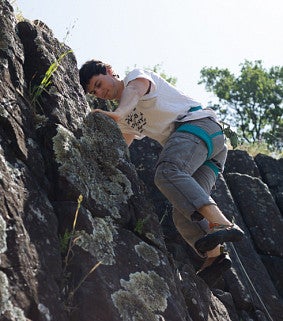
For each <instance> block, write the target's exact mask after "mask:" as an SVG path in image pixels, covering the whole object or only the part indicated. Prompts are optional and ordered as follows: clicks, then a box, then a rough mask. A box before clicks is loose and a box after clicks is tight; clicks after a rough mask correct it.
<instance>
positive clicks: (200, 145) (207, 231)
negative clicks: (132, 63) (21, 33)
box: [80, 60, 244, 286]
mask: <svg viewBox="0 0 283 321" xmlns="http://www.w3.org/2000/svg"><path fill="white" fill-rule="evenodd" d="M80 82H81V85H82V87H83V89H84V91H85V92H86V93H89V94H93V95H95V96H96V97H98V98H101V99H110V100H113V99H114V100H117V101H118V103H119V104H118V107H117V109H116V110H115V111H113V112H112V111H103V110H100V109H95V110H94V111H93V112H101V113H103V114H105V115H107V116H109V117H111V118H112V119H113V120H114V121H116V122H117V124H118V125H119V127H120V129H121V131H122V134H123V137H124V139H125V141H126V142H127V144H128V145H130V144H131V143H132V141H133V139H142V138H143V137H145V136H148V137H150V138H152V139H155V140H156V141H158V142H159V143H160V144H161V145H162V146H163V150H162V152H161V154H160V157H159V160H158V162H157V167H156V174H155V184H156V185H157V186H158V188H159V189H160V191H161V192H162V193H163V194H164V195H165V196H166V197H167V198H168V200H169V201H170V202H171V203H172V205H173V221H174V223H175V225H176V228H177V230H178V231H179V233H180V234H181V235H182V237H183V238H184V239H185V241H186V242H187V243H188V244H189V245H190V246H191V247H192V248H193V249H194V250H195V251H196V253H197V254H198V255H199V256H201V257H202V258H204V259H205V261H204V264H203V266H202V267H201V269H200V270H199V271H198V275H199V276H201V277H202V278H203V279H204V280H205V281H206V282H207V283H208V285H211V286H212V285H213V284H214V283H215V281H216V280H217V279H218V278H219V277H220V276H221V274H222V273H223V272H224V271H225V270H227V269H228V268H230V267H231V260H230V258H229V256H228V255H227V254H226V253H223V251H222V249H223V246H222V244H223V243H224V242H236V241H240V240H241V239H242V238H243V235H244V233H243V231H242V230H241V229H240V228H239V227H238V226H237V225H235V224H232V223H231V222H230V221H229V220H228V219H227V218H226V217H225V216H224V214H223V213H222V212H221V211H220V209H219V208H218V206H217V205H216V203H215V202H214V200H213V199H212V198H211V197H210V192H211V189H212V187H213V186H214V184H215V181H216V178H217V175H218V173H219V172H220V171H222V170H223V167H224V163H225V160H226V156H227V147H226V145H225V138H224V135H223V132H222V128H221V126H220V125H219V124H218V122H217V119H216V115H215V113H214V112H213V111H212V110H210V109H203V108H202V106H201V105H200V104H199V103H198V102H196V101H194V100H192V99H191V98H190V97H188V96H187V95H185V94H184V93H182V92H181V91H179V90H177V89H176V88H175V87H174V86H172V85H171V84H169V83H168V82H166V81H165V80H164V79H163V78H161V77H160V76H159V75H157V74H155V73H153V72H150V71H146V70H141V69H134V70H133V71H131V72H129V73H128V75H127V76H126V77H125V79H123V80H120V79H119V77H118V76H117V75H116V74H115V72H114V71H113V69H112V67H111V66H110V65H109V64H105V63H103V62H101V61H98V60H90V61H87V62H86V63H85V64H84V65H83V66H82V68H81V69H80ZM196 213H197V214H198V216H197V215H196Z"/></svg>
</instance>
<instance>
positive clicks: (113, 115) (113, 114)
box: [91, 109, 121, 122]
mask: <svg viewBox="0 0 283 321" xmlns="http://www.w3.org/2000/svg"><path fill="white" fill-rule="evenodd" d="M91 112H92V113H101V114H104V115H106V116H108V117H110V118H112V119H113V120H114V121H115V122H118V121H119V120H120V118H121V116H120V115H119V114H118V113H116V112H115V111H106V110H102V109H93V110H92V111H91Z"/></svg>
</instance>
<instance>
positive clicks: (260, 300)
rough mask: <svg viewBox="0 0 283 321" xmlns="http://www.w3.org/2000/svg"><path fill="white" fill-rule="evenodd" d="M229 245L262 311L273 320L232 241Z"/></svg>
mask: <svg viewBox="0 0 283 321" xmlns="http://www.w3.org/2000/svg"><path fill="white" fill-rule="evenodd" d="M231 247H232V249H233V251H234V253H235V255H236V258H237V261H238V263H239V264H240V267H241V269H242V272H243V273H244V275H245V276H246V278H247V280H248V282H249V284H250V285H251V287H252V289H253V290H254V292H255V294H256V296H257V298H258V300H259V302H260V303H261V305H262V307H263V309H264V311H265V313H266V314H267V316H268V318H269V319H270V321H274V320H273V318H272V317H271V315H270V314H269V312H268V310H267V307H266V305H265V304H264V302H263V300H262V298H261V297H260V295H259V293H258V292H257V290H256V288H255V287H254V285H253V283H252V281H251V279H250V277H249V275H248V273H247V271H246V269H245V268H244V266H243V264H242V261H241V259H240V257H239V255H238V253H237V251H236V249H235V247H234V244H233V243H231ZM251 298H252V296H251Z"/></svg>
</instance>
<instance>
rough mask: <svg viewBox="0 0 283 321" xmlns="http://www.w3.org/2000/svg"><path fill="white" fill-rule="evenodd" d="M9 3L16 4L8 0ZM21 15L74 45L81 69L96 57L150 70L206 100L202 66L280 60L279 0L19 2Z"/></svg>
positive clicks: (120, 68)
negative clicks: (157, 69)
mask: <svg viewBox="0 0 283 321" xmlns="http://www.w3.org/2000/svg"><path fill="white" fill-rule="evenodd" d="M11 2H13V1H11ZM15 6H18V9H19V11H20V12H21V13H22V15H23V16H24V17H25V18H27V19H30V20H35V19H39V20H42V21H43V22H44V23H46V24H47V25H48V27H49V28H50V29H52V30H53V33H54V35H55V37H57V38H58V39H59V40H60V41H63V39H64V38H65V36H66V34H67V32H68V31H69V32H70V35H69V36H68V37H67V39H66V43H67V44H68V45H69V46H70V47H71V48H72V49H73V51H74V53H75V56H76V58H77V61H78V67H80V66H81V65H82V64H83V63H84V62H85V61H86V60H89V59H91V58H96V59H100V60H103V61H105V62H108V63H110V64H111V65H112V66H113V68H114V69H115V71H116V72H117V73H118V74H119V75H120V77H124V74H125V71H126V70H127V69H128V68H133V67H135V66H139V67H153V66H155V65H157V64H161V65H162V66H161V67H162V70H163V71H164V72H165V73H166V74H167V75H170V76H173V77H176V78H177V87H178V88H180V89H181V90H183V91H184V92H185V93H187V94H188V95H189V96H191V97H193V98H195V99H197V100H199V101H200V102H202V103H203V104H206V103H207V102H208V101H209V100H211V99H212V97H213V96H212V95H211V94H209V93H207V92H206V91H205V89H204V86H203V85H198V84H197V83H198V81H199V79H200V70H201V68H202V67H205V66H206V67H219V68H228V69H229V70H231V71H232V72H234V73H237V72H238V71H239V70H240V67H239V65H240V64H241V63H243V62H244V60H245V59H248V60H252V61H254V60H262V61H263V65H264V66H265V67H266V68H270V67H271V66H275V65H277V66H281V65H282V62H283V1H282V0H267V1H264V0H143V1H141V0H139V1H137V0H47V1H39V0H16V4H15Z"/></svg>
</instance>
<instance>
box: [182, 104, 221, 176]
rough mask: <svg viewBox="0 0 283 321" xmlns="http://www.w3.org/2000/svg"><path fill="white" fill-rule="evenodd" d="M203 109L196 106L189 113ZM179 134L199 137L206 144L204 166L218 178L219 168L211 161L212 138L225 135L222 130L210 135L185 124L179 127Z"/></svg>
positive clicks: (196, 127) (198, 128)
mask: <svg viewBox="0 0 283 321" xmlns="http://www.w3.org/2000/svg"><path fill="white" fill-rule="evenodd" d="M201 109H202V107H201V106H196V107H192V108H191V109H190V110H189V112H194V111H197V110H201ZM176 131H177V132H187V133H190V134H193V135H195V136H197V137H199V138H200V139H201V140H202V141H203V142H204V143H205V144H206V147H207V158H206V161H205V162H204V164H203V165H206V166H208V167H210V168H211V169H212V170H213V171H214V173H215V175H216V176H217V175H218V173H219V168H218V167H217V166H216V165H215V163H214V162H213V161H212V160H211V159H210V157H211V155H212V154H213V143H212V138H214V137H216V136H218V135H223V132H222V130H220V131H218V132H216V133H213V134H212V135H210V134H208V133H207V132H206V131H205V130H204V129H202V128H200V127H198V126H195V125H191V124H189V123H184V124H182V125H181V126H179V127H178V128H177V129H176Z"/></svg>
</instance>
